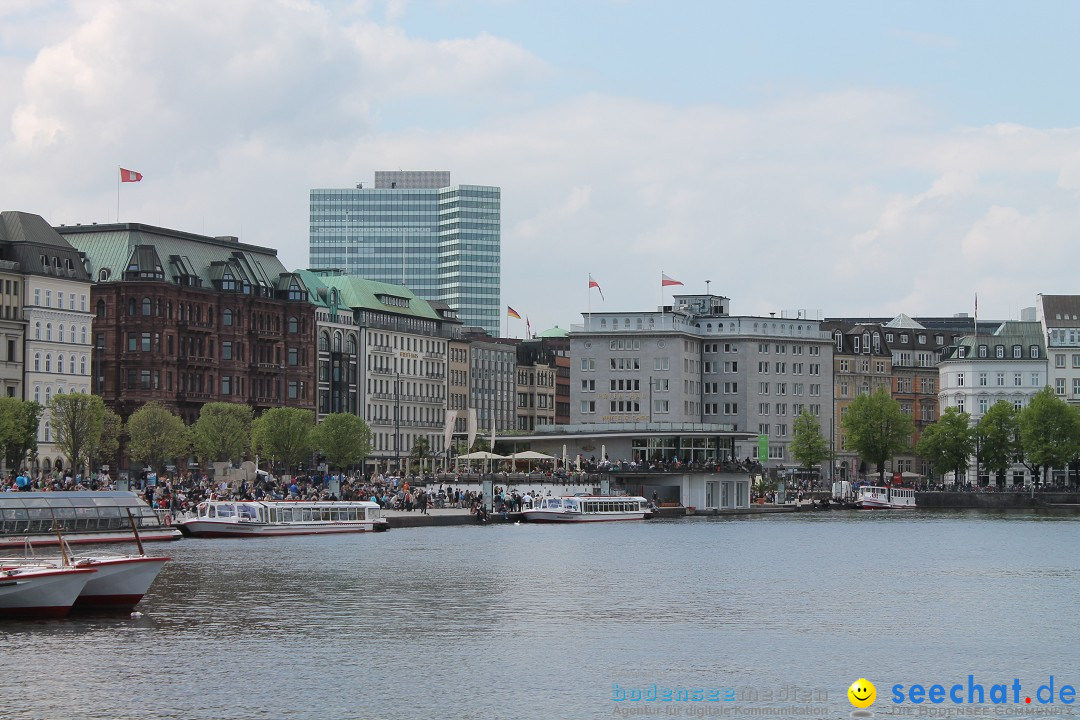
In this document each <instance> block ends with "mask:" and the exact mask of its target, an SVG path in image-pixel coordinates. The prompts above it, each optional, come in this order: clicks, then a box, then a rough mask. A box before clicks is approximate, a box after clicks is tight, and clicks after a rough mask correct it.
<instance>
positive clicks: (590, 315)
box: [585, 274, 592, 330]
mask: <svg viewBox="0 0 1080 720" xmlns="http://www.w3.org/2000/svg"><path fill="white" fill-rule="evenodd" d="M585 292H587V293H589V304H588V312H586V316H587V318H588V323H587V325H588V327H586V328H585V329H586V330H592V274H590V275H589V283H588V289H587V290H586V291H585Z"/></svg>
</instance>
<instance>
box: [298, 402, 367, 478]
mask: <svg viewBox="0 0 1080 720" xmlns="http://www.w3.org/2000/svg"><path fill="white" fill-rule="evenodd" d="M311 442H312V445H314V447H315V449H316V450H318V451H319V452H321V453H322V454H323V456H324V457H325V458H326V462H327V463H329V465H330V468H331V469H334V468H338V469H341V468H346V467H348V466H350V465H356V464H358V463H359V462H361V461H362V460H363V459H364V458H365V457H367V456H368V454H370V453H371V428H369V427H368V424H367V423H366V422H364V421H363V420H362V419H361V418H359V417H357V416H356V415H351V414H349V413H333V414H330V415H327V416H326V417H324V418H323V420H322V422H320V423H319V424H318V425H316V426H315V429H314V430H313V431H312V433H311Z"/></svg>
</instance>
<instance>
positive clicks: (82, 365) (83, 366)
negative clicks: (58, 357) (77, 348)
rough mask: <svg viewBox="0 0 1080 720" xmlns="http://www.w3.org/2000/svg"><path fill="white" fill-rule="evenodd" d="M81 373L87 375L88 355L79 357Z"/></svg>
mask: <svg viewBox="0 0 1080 720" xmlns="http://www.w3.org/2000/svg"><path fill="white" fill-rule="evenodd" d="M79 374H80V375H85V374H86V356H85V355H83V356H82V357H80V358H79Z"/></svg>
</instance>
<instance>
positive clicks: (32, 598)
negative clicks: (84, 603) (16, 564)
mask: <svg viewBox="0 0 1080 720" xmlns="http://www.w3.org/2000/svg"><path fill="white" fill-rule="evenodd" d="M95 573H96V571H95V570H93V569H92V568H44V567H22V568H10V569H5V570H0V619H6V618H30V617H64V616H65V615H67V614H68V612H69V611H70V610H71V606H72V604H74V602H75V600H76V598H78V597H79V593H80V592H82V590H83V588H84V587H86V583H87V582H88V581H89V580H90V578H91V577H93V575H94V574H95Z"/></svg>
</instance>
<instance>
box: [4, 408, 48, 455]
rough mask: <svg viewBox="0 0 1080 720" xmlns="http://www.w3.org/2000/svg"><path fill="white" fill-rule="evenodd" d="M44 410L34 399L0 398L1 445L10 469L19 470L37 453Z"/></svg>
mask: <svg viewBox="0 0 1080 720" xmlns="http://www.w3.org/2000/svg"><path fill="white" fill-rule="evenodd" d="M44 411H45V408H43V407H42V406H41V405H40V404H39V403H36V402H34V401H33V400H19V399H18V398H9V397H4V398H0V446H2V448H3V456H4V461H5V462H6V463H7V466H8V468H9V469H12V470H18V469H20V468H21V467H22V466H23V464H24V463H25V462H26V460H27V459H28V458H33V457H35V456H36V455H37V432H38V423H39V422H41V413H42V412H44Z"/></svg>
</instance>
